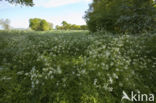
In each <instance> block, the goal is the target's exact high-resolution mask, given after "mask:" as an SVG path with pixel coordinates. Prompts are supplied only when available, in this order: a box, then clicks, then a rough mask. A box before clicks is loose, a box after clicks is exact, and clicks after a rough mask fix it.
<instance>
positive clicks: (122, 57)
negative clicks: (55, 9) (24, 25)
mask: <svg viewBox="0 0 156 103" xmlns="http://www.w3.org/2000/svg"><path fill="white" fill-rule="evenodd" d="M155 44H156V34H151V33H144V34H138V35H128V34H112V33H108V32H100V31H99V32H96V33H89V32H88V31H48V32H35V31H0V103H120V102H121V98H122V95H123V94H122V92H123V91H125V92H126V93H130V92H131V91H134V92H135V93H138V92H139V91H140V92H141V93H144V94H145V93H146V94H149V93H153V94H156V82H155V81H156V45H155ZM122 103H132V102H130V101H126V100H125V101H123V102H122ZM142 103H146V102H142Z"/></svg>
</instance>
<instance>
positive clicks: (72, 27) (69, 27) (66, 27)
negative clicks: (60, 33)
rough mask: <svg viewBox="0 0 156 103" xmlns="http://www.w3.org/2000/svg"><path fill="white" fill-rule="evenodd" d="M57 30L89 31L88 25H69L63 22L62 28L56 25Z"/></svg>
mask: <svg viewBox="0 0 156 103" xmlns="http://www.w3.org/2000/svg"><path fill="white" fill-rule="evenodd" d="M56 29H57V30H88V28H87V26H86V25H75V24H68V23H67V22H66V21H63V22H62V26H58V25H56Z"/></svg>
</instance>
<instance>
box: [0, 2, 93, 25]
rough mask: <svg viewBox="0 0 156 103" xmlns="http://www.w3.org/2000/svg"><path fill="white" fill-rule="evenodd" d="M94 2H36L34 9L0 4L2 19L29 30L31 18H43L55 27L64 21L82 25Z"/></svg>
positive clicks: (0, 16) (0, 17)
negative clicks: (86, 12)
mask: <svg viewBox="0 0 156 103" xmlns="http://www.w3.org/2000/svg"><path fill="white" fill-rule="evenodd" d="M91 2H92V0H34V3H35V6H34V7H25V6H20V5H16V6H15V5H11V4H8V3H7V2H4V1H1V2H0V19H9V20H10V21H11V23H10V25H11V26H12V27H14V28H28V26H29V19H30V18H42V19H46V20H47V21H49V22H52V23H53V24H54V25H60V24H61V22H62V21H63V20H65V21H67V22H69V23H72V24H78V25H82V24H85V20H84V19H83V18H82V17H83V16H84V15H85V11H86V10H87V9H88V8H89V4H90V3H91Z"/></svg>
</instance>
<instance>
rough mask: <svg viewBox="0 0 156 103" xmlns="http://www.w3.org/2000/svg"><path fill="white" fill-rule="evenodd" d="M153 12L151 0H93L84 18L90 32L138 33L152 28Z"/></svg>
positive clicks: (155, 8)
mask: <svg viewBox="0 0 156 103" xmlns="http://www.w3.org/2000/svg"><path fill="white" fill-rule="evenodd" d="M155 14H156V7H155V6H154V1H153V0H93V3H92V4H91V5H90V8H89V10H88V11H87V12H86V15H85V20H86V22H87V25H88V28H89V30H90V31H92V32H96V31H97V30H101V29H105V30H107V31H110V32H131V33H138V32H144V31H151V30H152V29H153V28H154V25H155V24H156V21H155V20H154V19H155Z"/></svg>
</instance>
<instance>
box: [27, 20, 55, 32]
mask: <svg viewBox="0 0 156 103" xmlns="http://www.w3.org/2000/svg"><path fill="white" fill-rule="evenodd" d="M29 23H30V24H29V27H30V28H31V29H32V30H35V31H48V30H51V29H52V24H51V23H48V22H47V21H46V20H44V19H39V18H34V19H30V20H29Z"/></svg>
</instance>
